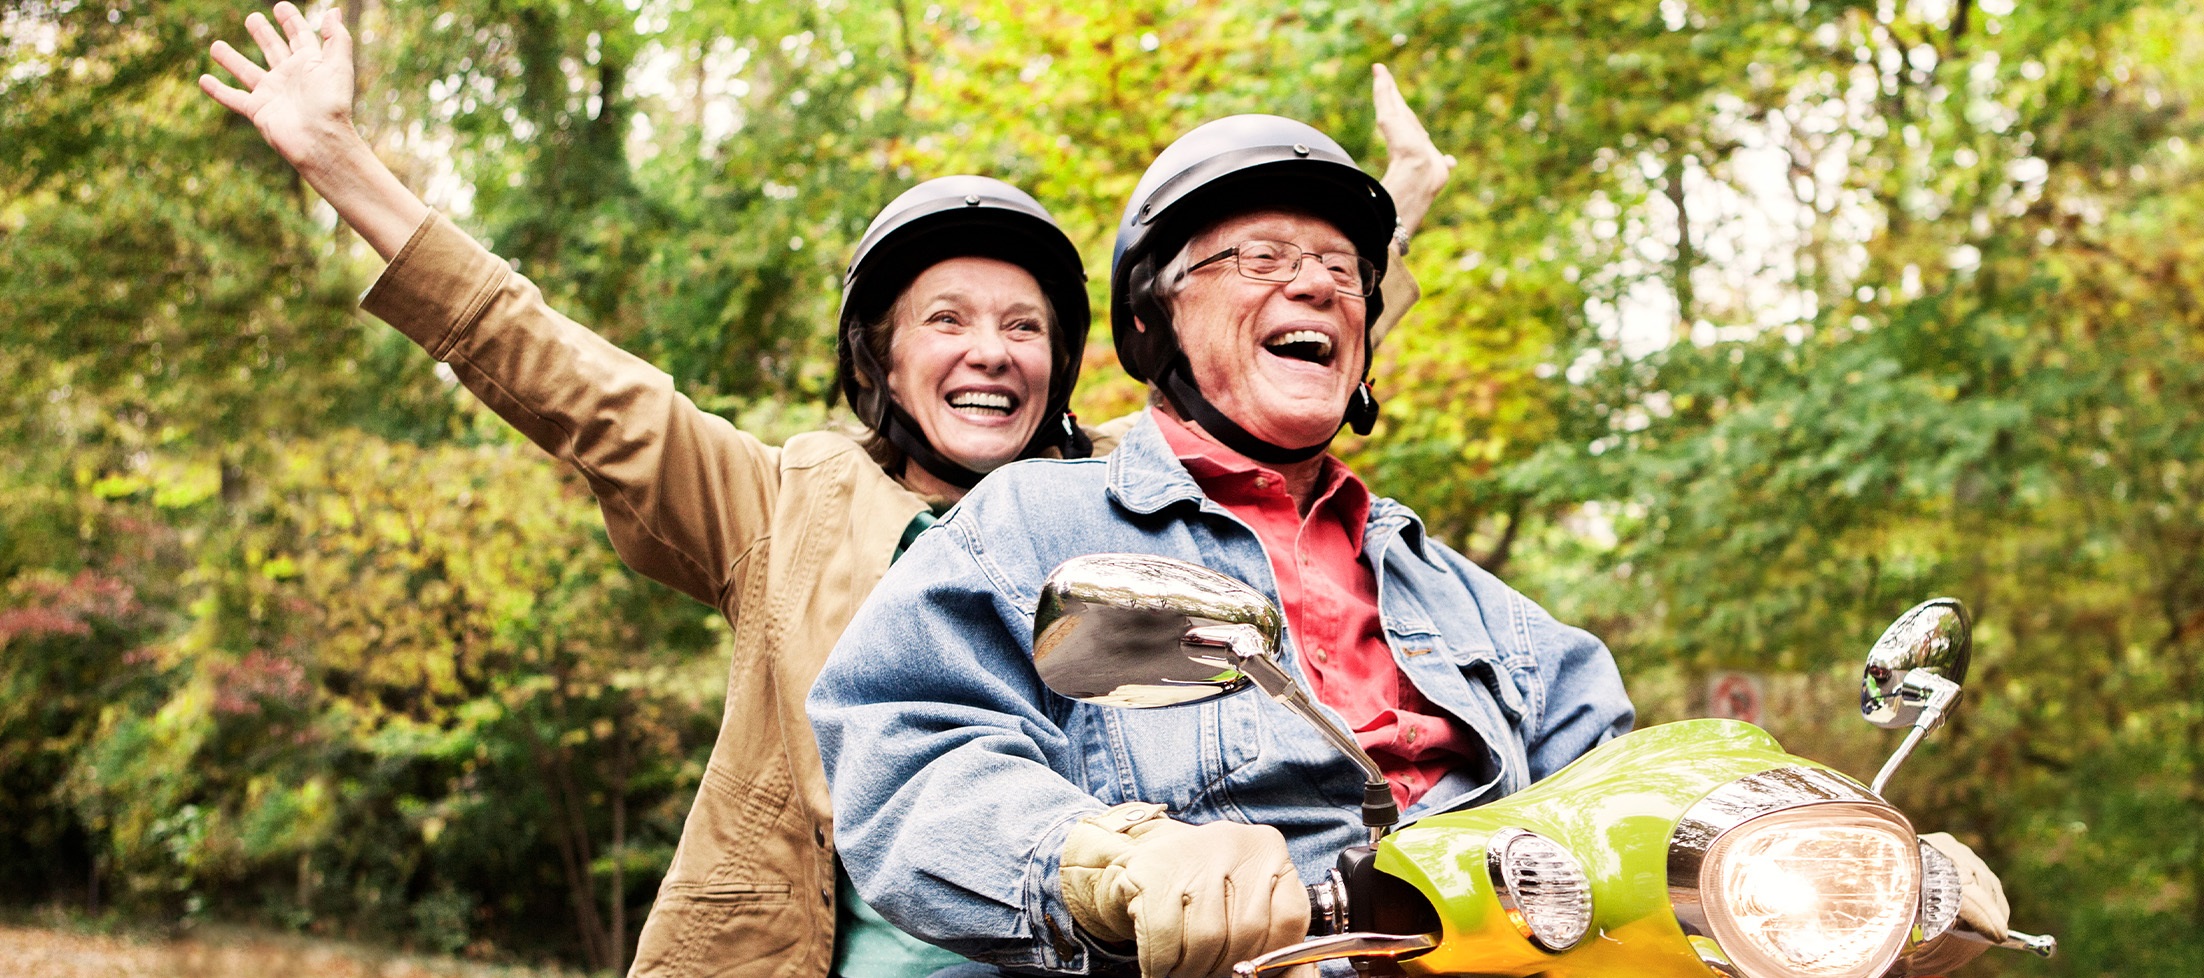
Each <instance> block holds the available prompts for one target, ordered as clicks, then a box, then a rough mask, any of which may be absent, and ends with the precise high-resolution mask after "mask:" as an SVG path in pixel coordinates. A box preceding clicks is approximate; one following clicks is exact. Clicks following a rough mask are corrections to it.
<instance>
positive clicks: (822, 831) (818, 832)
mask: <svg viewBox="0 0 2204 978" xmlns="http://www.w3.org/2000/svg"><path fill="white" fill-rule="evenodd" d="M811 837H812V838H814V839H817V840H818V841H819V847H820V848H822V849H823V848H825V847H826V844H827V830H826V826H824V825H814V826H812V827H811Z"/></svg>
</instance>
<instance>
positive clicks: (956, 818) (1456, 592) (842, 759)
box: [807, 418, 1633, 974]
mask: <svg viewBox="0 0 2204 978" xmlns="http://www.w3.org/2000/svg"><path fill="white" fill-rule="evenodd" d="M1104 552H1139V553H1150V554H1159V555H1164V556H1171V557H1178V558H1181V559H1185V560H1190V561H1193V562H1195V563H1199V564H1202V565H1204V566H1207V567H1210V568H1213V569H1215V570H1218V571H1222V572H1223V573H1225V574H1228V575H1231V576H1233V577H1235V578H1238V579H1240V580H1242V581H1245V582H1247V583H1248V584H1250V585H1252V586H1253V587H1255V588H1256V589H1257V590H1260V591H1262V592H1264V593H1265V594H1267V595H1269V596H1270V598H1271V600H1272V601H1274V602H1275V601H1276V600H1277V586H1276V583H1275V581H1274V579H1273V577H1272V574H1271V569H1270V563H1269V559H1268V558H1267V557H1266V556H1265V554H1264V552H1263V548H1262V545H1261V543H1260V542H1259V541H1258V540H1257V539H1256V536H1255V533H1254V531H1252V530H1251V529H1249V528H1248V527H1247V526H1246V525H1245V524H1244V523H1241V522H1240V521H1239V520H1238V519H1237V518H1235V517H1233V516H1232V515H1230V514H1229V513H1228V512H1226V511H1225V509H1224V508H1223V507H1221V506H1219V505H1218V504H1216V503H1214V502H1212V501H1210V500H1209V499H1207V498H1206V497H1204V496H1203V494H1202V492H1201V489H1200V488H1199V487H1198V486H1197V485H1196V484H1195V482H1194V480H1193V477H1192V476H1190V475H1188V474H1187V472H1186V470H1185V468H1184V467H1183V466H1182V465H1181V464H1180V463H1179V461H1178V459H1177V457H1176V456H1175V455H1173V453H1172V452H1171V450H1170V447H1169V446H1168V445H1167V444H1166V443H1165V442H1164V439H1163V436H1162V434H1161V433H1160V432H1158V431H1157V430H1156V428H1155V425H1154V423H1153V421H1152V420H1150V419H1147V418H1143V419H1142V420H1141V422H1140V423H1139V424H1137V425H1136V426H1135V427H1134V428H1133V430H1132V431H1131V432H1130V433H1129V434H1128V435H1127V436H1126V438H1125V440H1124V442H1123V443H1122V444H1121V445H1120V446H1119V447H1118V450H1117V451H1116V452H1114V453H1113V454H1111V455H1110V457H1109V458H1107V459H1087V460H1080V461H1072V462H1057V461H1044V462H1020V463H1016V464H1013V465H1010V466H1006V467H1004V468H1002V469H999V470H997V471H996V473H995V474H993V475H990V476H989V477H988V478H987V479H986V480H984V481H983V482H982V483H981V484H980V486H979V487H978V488H977V489H975V490H974V491H973V492H972V493H971V494H970V495H968V496H966V497H965V499H964V501H963V503H961V504H960V505H958V506H957V507H956V508H954V509H952V510H951V511H950V512H949V514H948V515H947V516H946V517H944V518H943V519H942V521H941V522H940V523H938V524H936V525H935V527H934V528H933V529H932V530H929V531H927V532H926V533H925V534H924V535H922V536H921V537H919V539H918V540H917V541H916V542H915V543H914V544H913V545H912V546H911V549H910V550H909V552H907V553H906V554H905V555H904V558H903V559H902V560H901V561H899V562H897V563H896V565H895V566H894V567H893V568H891V569H890V570H889V572H888V574H887V576H886V577H885V578H883V579H882V580H881V582H880V585H879V587H877V588H876V589H874V591H873V592H872V595H871V597H870V598H869V599H868V600H867V601H866V603H865V605H864V607H862V608H861V609H859V611H858V613H857V616H856V617H855V618H854V619H853V620H851V622H850V624H849V627H848V629H847V630H845V631H844V632H843V634H842V639H841V641H840V642H839V643H838V644H836V646H835V648H834V651H833V653H832V654H831V655H829V657H828V659H827V664H826V667H825V669H824V671H822V672H821V673H820V675H819V679H818V682H817V684H816V685H814V686H813V687H812V691H811V696H810V699H809V700H808V702H807V706H808V709H809V712H810V715H811V720H812V724H813V727H814V729H815V730H816V732H817V734H818V739H819V748H820V751H821V754H822V755H823V758H824V760H825V762H826V768H827V777H828V781H829V784H830V786H831V790H832V792H833V801H834V812H835V832H836V836H837V837H838V839H839V840H840V849H841V854H842V858H843V861H844V863H845V865H846V866H847V868H848V871H849V874H850V876H851V878H852V879H853V880H854V881H855V882H856V884H857V889H858V892H859V893H860V894H862V895H863V896H864V898H865V900H866V901H867V902H869V903H870V904H872V906H873V907H874V908H876V909H877V910H879V911H880V913H881V914H882V915H883V916H885V917H887V918H888V919H889V920H892V921H894V922H895V923H896V925H897V926H900V927H902V928H904V929H905V930H908V931H910V932H911V933H913V934H917V935H919V936H920V937H924V938H926V939H928V940H930V941H933V942H934V943H937V944H940V945H942V946H944V947H947V948H949V949H951V950H954V951H957V952H960V953H962V954H965V955H967V956H969V957H971V958H974V959H975V960H979V961H984V962H988V963H991V964H996V965H1000V966H1004V967H1011V968H1019V969H1034V970H1044V971H1051V972H1059V973H1070V974H1105V973H1116V972H1121V971H1124V970H1127V969H1128V968H1130V967H1131V962H1130V960H1129V959H1127V958H1125V957H1124V956H1122V955H1120V954H1117V953H1113V952H1112V951H1110V950H1108V949H1107V948H1105V947H1103V946H1102V945H1101V944H1100V943H1099V942H1096V941H1094V940H1092V939H1091V938H1088V937H1087V936H1086V935H1084V934H1083V933H1081V932H1080V931H1078V929H1077V928H1075V927H1074V926H1073V924H1072V919H1071V914H1070V911H1069V910H1068V909H1067V908H1066V907H1065V906H1064V903H1063V898H1062V891H1061V888H1060V887H1059V885H1058V883H1057V876H1056V873H1057V860H1058V856H1059V854H1060V851H1061V850H1062V848H1063V844H1064V836H1065V833H1066V831H1067V830H1068V829H1069V827H1070V826H1071V824H1072V823H1073V822H1074V821H1077V820H1078V819H1079V818H1081V817H1084V816H1086V815H1089V814H1092V813H1094V812H1096V811H1100V810H1101V809H1103V808H1106V807H1109V806H1111V805H1115V804H1118V803H1120V802H1125V801H1134V800H1138V801H1149V802H1159V803H1162V804H1163V805H1165V806H1167V807H1168V808H1169V809H1170V813H1171V815H1172V817H1174V818H1177V819H1180V820H1182V821H1187V822H1195V823H1200V822H1208V821H1214V820H1217V819H1232V820H1234V821H1240V822H1249V823H1261V824H1267V825H1271V826H1275V827H1276V828H1278V829H1279V830H1280V831H1281V832H1283V833H1284V834H1285V837H1286V840H1287V845H1288V847H1289V848H1290V850H1291V852H1292V854H1293V860H1294V864H1295V866H1296V868H1297V869H1298V870H1299V871H1300V873H1301V875H1302V877H1303V878H1304V879H1316V878H1318V877H1319V876H1320V875H1321V874H1322V873H1324V872H1325V871H1326V870H1328V869H1329V868H1330V867H1331V865H1332V863H1333V861H1334V860H1335V859H1336V858H1337V856H1338V853H1339V851H1340V850H1342V849H1344V848H1347V847H1348V846H1352V845H1355V844H1357V843H1359V842H1362V841H1364V840H1365V838H1366V836H1365V830H1364V829H1363V828H1362V826H1361V822H1360V817H1359V808H1358V805H1359V803H1360V800H1361V797H1362V775H1361V771H1360V769H1359V768H1357V767H1356V766H1355V765H1354V764H1353V763H1351V762H1349V761H1348V760H1347V759H1345V758H1344V757H1342V756H1340V754H1339V753H1338V752H1337V751H1336V750H1335V749H1333V748H1332V747H1331V746H1330V745H1329V744H1328V743H1327V742H1326V741H1325V740H1324V739H1323V738H1322V737H1321V736H1320V735H1319V734H1318V733H1317V732H1316V731H1315V730H1313V729H1311V728H1310V727H1309V726H1308V725H1307V724H1305V723H1304V722H1302V721H1301V720H1300V719H1299V718H1297V717H1295V716H1294V715H1293V714H1292V713H1290V712H1288V711H1287V710H1286V709H1285V707H1283V706H1280V705H1278V704H1277V703H1275V702H1273V701H1272V700H1271V699H1269V698H1268V697H1266V696H1264V695H1262V694H1261V693H1260V692H1259V691H1257V690H1253V689H1249V690H1244V691H1242V692H1240V693H1237V694H1234V695H1231V696H1226V697H1223V698H1220V699H1216V700H1211V701H1208V702H1205V703H1198V704H1187V705H1184V706H1176V707H1167V708H1163V709H1153V710H1126V709H1118V708H1113V707H1102V706H1091V705H1087V704H1083V703H1079V702H1077V701H1074V700H1070V699H1067V698H1065V697H1062V696H1058V695H1057V694H1055V693H1053V692H1051V691H1049V690H1048V689H1047V688H1046V687H1044V686H1042V685H1041V682H1040V679H1039V678H1038V677H1037V676H1036V675H1035V674H1034V671H1033V666H1032V645H1033V610H1034V605H1035V603H1036V602H1037V600H1038V598H1039V592H1040V586H1041V582H1042V581H1043V580H1044V579H1045V578H1046V577H1047V576H1048V573H1049V571H1051V570H1053V569H1054V568H1055V567H1056V565H1057V564H1059V563H1062V562H1063V561H1065V560H1067V559H1070V558H1072V557H1076V556H1080V555H1083V554H1092V553H1104ZM1364 554H1365V556H1366V557H1367V558H1368V560H1369V562H1370V566H1372V567H1374V568H1378V606H1379V614H1380V618H1381V619H1382V621H1383V623H1384V627H1385V634H1386V639H1387V642H1388V644H1389V645H1391V646H1392V650H1393V659H1394V662H1395V663H1396V664H1397V665H1398V666H1399V667H1400V670H1401V672H1402V673H1403V674H1405V675H1406V676H1407V677H1408V678H1409V679H1410V680H1411V681H1413V682H1414V683H1415V684H1416V687H1417V689H1418V690H1419V691H1420V692H1422V693H1423V695H1424V696H1425V697H1426V698H1428V699H1429V700H1430V701H1431V702H1432V703H1433V704H1434V705H1436V706H1438V707H1440V708H1442V709H1445V710H1446V711H1448V712H1449V713H1451V714H1452V715H1453V716H1454V717H1455V718H1457V719H1459V720H1460V721H1461V722H1462V723H1463V724H1464V725H1466V726H1467V727H1468V728H1469V729H1470V730H1472V731H1474V732H1475V733H1476V734H1477V735H1478V737H1479V738H1480V739H1481V740H1482V741H1483V742H1484V745H1485V746H1486V748H1487V753H1488V756H1487V757H1486V758H1485V759H1484V762H1483V763H1479V764H1470V765H1465V766H1464V767H1463V769H1461V770H1458V771H1456V772H1454V773H1453V774H1450V775H1449V776H1447V777H1446V778H1444V779H1442V780H1441V781H1440V782H1439V783H1438V784H1437V785H1435V786H1433V787H1432V788H1431V789H1430V790H1429V791H1428V792H1427V793H1426V794H1425V795H1424V797H1423V799H1422V800H1421V801H1420V802H1418V803H1417V804H1416V805H1415V806H1414V807H1413V808H1411V809H1409V810H1408V811H1407V812H1406V813H1405V815H1406V816H1407V817H1408V818H1415V817H1418V816H1421V815H1425V814H1429V813H1431V812H1437V811H1446V810H1449V809H1454V808H1460V807H1463V806H1468V805H1476V804H1480V803H1483V802H1487V801H1490V800H1492V799H1495V798H1498V797H1500V796H1502V795H1505V794H1508V793H1510V792H1513V791H1518V790H1520V789H1522V788H1523V787H1524V786H1526V785H1529V784H1530V783H1531V782H1533V781H1536V780H1538V779H1539V778H1542V777H1544V776H1546V775H1548V774H1551V773H1552V772H1554V771H1556V770H1558V769H1560V768H1561V767H1562V766H1563V765H1565V764H1567V763H1568V762H1569V761H1571V760H1573V759H1575V758H1576V757H1577V755H1579V754H1582V753H1584V752H1585V751H1586V750H1589V749H1591V748H1592V747H1594V746H1596V745H1598V744H1599V743H1601V742H1602V741H1604V740H1606V739H1608V738H1610V737H1613V736H1615V735H1617V734H1620V733H1622V732H1625V731H1627V730H1628V729H1629V728H1630V724H1631V721H1632V717H1633V714H1632V710H1631V706H1630V701H1629V698H1628V697H1627V696H1626V695H1625V694H1624V692H1623V686H1622V678H1621V676H1620V674H1618V673H1617V671H1616V669H1615V665H1614V661H1613V659H1612V658H1610V657H1609V655H1608V653H1607V649H1606V647H1605V646H1603V645H1601V644H1600V643H1599V641H1598V640H1597V639H1595V638H1593V637H1592V636H1591V635H1589V634H1587V633H1585V632H1584V631H1582V630H1580V629H1576V628H1571V627H1569V626H1566V625H1562V624H1560V623H1559V622H1556V621H1555V620H1554V619H1553V618H1552V616H1550V615H1548V614H1547V613H1546V612H1545V611H1544V610H1543V609H1541V608H1539V607H1538V606H1537V605H1535V604H1533V603H1531V601H1530V600H1529V599H1527V598H1525V597H1523V596H1522V595H1521V594H1518V593H1516V592H1515V591H1514V590H1513V589H1511V588H1509V587H1508V586H1507V585H1505V584H1502V583H1501V582H1500V580H1499V579H1498V578H1495V577H1493V576H1492V575H1491V574H1489V573H1487V572H1485V571H1484V570H1483V569H1481V568H1479V567H1477V566H1476V565H1475V564H1472V563H1470V562H1469V561H1468V560H1467V559H1465V558H1463V557H1462V556H1461V555H1460V554H1457V553H1455V552H1454V551H1452V550H1450V549H1448V548H1447V547H1446V546H1444V545H1442V544H1440V543H1439V542H1438V541H1435V540H1431V539H1428V538H1427V537H1426V536H1425V534H1424V529H1423V525H1422V523H1421V522H1420V521H1419V520H1418V519H1417V518H1416V517H1415V515H1414V514H1413V513H1411V512H1409V511H1408V509H1407V507H1405V506H1402V505H1401V504H1400V503H1398V502H1395V501H1393V500H1391V499H1378V500H1376V501H1374V502H1373V504H1372V506H1371V508H1370V515H1369V523H1368V526H1367V528H1366V530H1365V533H1364ZM1282 658H1283V660H1284V662H1285V664H1286V667H1287V669H1288V670H1289V671H1291V672H1293V673H1294V674H1295V675H1296V677H1297V678H1300V679H1301V681H1302V682H1303V683H1304V684H1305V683H1306V682H1307V680H1306V678H1305V675H1304V674H1303V673H1302V671H1301V669H1300V666H1299V664H1298V653H1297V650H1296V649H1295V648H1294V647H1293V642H1292V638H1291V636H1290V635H1289V636H1288V637H1287V640H1286V643H1285V647H1284V648H1283V650H1282Z"/></svg>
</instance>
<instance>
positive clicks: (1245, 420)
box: [1143, 210, 1366, 448]
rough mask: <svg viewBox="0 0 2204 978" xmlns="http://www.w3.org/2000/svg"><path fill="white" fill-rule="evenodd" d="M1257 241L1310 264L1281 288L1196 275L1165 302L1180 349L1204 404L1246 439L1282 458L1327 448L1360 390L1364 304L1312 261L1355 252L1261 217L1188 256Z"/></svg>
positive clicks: (1290, 218)
mask: <svg viewBox="0 0 2204 978" xmlns="http://www.w3.org/2000/svg"><path fill="white" fill-rule="evenodd" d="M1252 240H1268V241H1282V242H1285V243H1288V244H1292V245H1295V246H1297V247H1299V248H1300V249H1301V250H1302V251H1303V252H1306V253H1308V254H1307V257H1305V258H1304V259H1303V260H1302V262H1301V268H1300V271H1299V272H1298V273H1297V274H1295V275H1294V277H1293V280H1292V281H1291V282H1284V283H1280V282H1261V281H1257V280H1255V279H1251V278H1247V277H1246V276H1244V275H1241V274H1239V272H1238V270H1237V269H1236V267H1235V266H1234V261H1235V260H1234V259H1226V260H1224V261H1220V262H1216V263H1213V264H1210V265H1207V266H1204V267H1202V268H1198V269H1195V270H1194V271H1193V272H1192V273H1191V274H1190V275H1189V276H1188V277H1187V278H1186V279H1185V280H1184V281H1183V282H1182V283H1179V284H1180V288H1179V291H1178V294H1177V295H1176V296H1175V297H1173V298H1172V299H1170V300H1169V302H1170V305H1171V309H1172V321H1173V324H1174V326H1175V330H1176V332H1177V334H1178V342H1179V347H1180V349H1182V350H1184V351H1185V353H1186V361H1187V365H1188V367H1189V368H1190V369H1191V370H1192V373H1193V378H1192V379H1193V381H1194V383H1195V385H1196V386H1198V387H1199V388H1201V391H1202V395H1203V396H1204V397H1206V398H1208V399H1209V403H1210V404H1212V405H1214V406H1215V407H1216V409H1217V410H1218V411H1219V412H1220V413H1222V414H1223V415H1224V416H1225V417H1228V418H1231V419H1232V421H1233V422H1234V423H1236V424H1238V425H1239V426H1240V427H1242V428H1244V429H1246V430H1247V432H1248V433H1249V434H1252V435H1254V436H1255V437H1257V438H1260V439H1262V440H1263V441H1266V442H1269V443H1271V444H1273V445H1278V446H1281V447H1284V448H1301V447H1305V446H1309V445H1316V444H1321V443H1323V442H1325V441H1328V440H1329V439H1330V438H1331V437H1332V435H1333V434H1334V433H1335V432H1337V431H1338V430H1339V424H1340V419H1341V417H1343V416H1344V415H1345V413H1346V409H1347V399H1348V398H1349V397H1350V396H1352V395H1353V393H1354V389H1355V386H1356V385H1357V384H1359V383H1360V382H1361V380H1362V368H1363V362H1362V361H1363V355H1364V354H1363V346H1362V335H1363V330H1364V329H1365V327H1366V324H1365V323H1364V313H1365V309H1366V306H1365V302H1366V300H1365V299H1364V298H1363V297H1362V296H1360V295H1357V294H1355V292H1354V291H1353V290H1351V289H1342V288H1340V287H1339V286H1338V285H1337V284H1335V283H1334V282H1333V280H1332V277H1331V275H1330V274H1328V273H1327V272H1326V271H1325V269H1324V267H1323V263H1322V262H1320V261H1319V260H1318V259H1317V257H1316V256H1317V255H1318V254H1320V253H1324V252H1346V253H1348V254H1354V253H1355V246H1354V244H1353V243H1352V242H1351V241H1349V240H1348V239H1347V236H1346V235H1345V234H1342V233H1340V231H1339V229H1338V228H1336V227H1333V226H1332V225H1331V224H1330V223H1328V222H1326V221H1323V220H1320V219H1318V218H1316V217H1313V216H1310V215H1308V214H1304V213H1301V212H1299V211H1290V210H1264V211H1254V212H1250V213H1246V214H1241V215H1238V216H1236V217H1231V218H1227V219H1225V220H1223V221H1220V222H1218V223H1217V224H1215V225H1212V226H1211V227H1210V228H1209V229H1208V230H1206V231H1204V232H1202V233H1200V234H1198V235H1195V236H1194V239H1193V242H1192V244H1191V245H1190V246H1189V247H1188V248H1187V252H1186V254H1187V255H1189V256H1191V257H1192V258H1193V260H1194V261H1196V262H1198V261H1200V260H1201V259H1203V258H1206V257H1208V256H1210V255H1212V254H1215V253H1217V252H1219V251H1223V250H1225V249H1227V248H1231V247H1234V246H1236V245H1239V244H1240V243H1242V242H1245V241H1252ZM1143 328H1152V327H1148V326H1146V325H1145V324H1144V325H1143Z"/></svg>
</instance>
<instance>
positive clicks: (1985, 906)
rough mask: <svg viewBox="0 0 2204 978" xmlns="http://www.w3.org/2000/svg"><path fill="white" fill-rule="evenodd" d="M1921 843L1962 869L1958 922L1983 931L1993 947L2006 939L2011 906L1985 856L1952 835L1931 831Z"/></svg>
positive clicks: (1922, 838) (1960, 870) (2002, 886)
mask: <svg viewBox="0 0 2204 978" xmlns="http://www.w3.org/2000/svg"><path fill="white" fill-rule="evenodd" d="M1921 841H1923V842H1926V843H1928V844H1929V845H1931V846H1933V847H1935V849H1936V851H1938V852H1941V853H1943V854H1944V855H1946V856H1949V857H1950V858H1951V861H1952V863H1953V864H1955V865H1957V866H1958V867H1959V919H1960V920H1962V921H1965V922H1966V924H1967V926H1969V927H1972V928H1974V929H1975V930H1977V931H1980V932H1981V933H1982V936H1984V937H1987V938H1989V939H1990V942H1991V943H1993V944H1994V943H1996V942H1998V941H2002V940H2004V939H2005V929H2006V924H2007V923H2008V922H2009V921H2010V920H2011V917H2012V907H2011V906H2009V905H2007V904H2006V902H2005V886H2004V884H2002V883H1999V882H1998V881H1997V874H1996V873H1992V872H1990V867H1989V866H1988V865H1986V864H1984V863H1983V862H1982V857H1980V856H1977V855H1975V854H1974V850H1973V849H1969V848H1967V845H1966V843H1963V842H1960V841H1959V840H1958V839H1954V838H1952V837H1951V833H1949V832H1931V833H1929V834H1927V835H1924V836H1922V837H1921Z"/></svg>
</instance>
